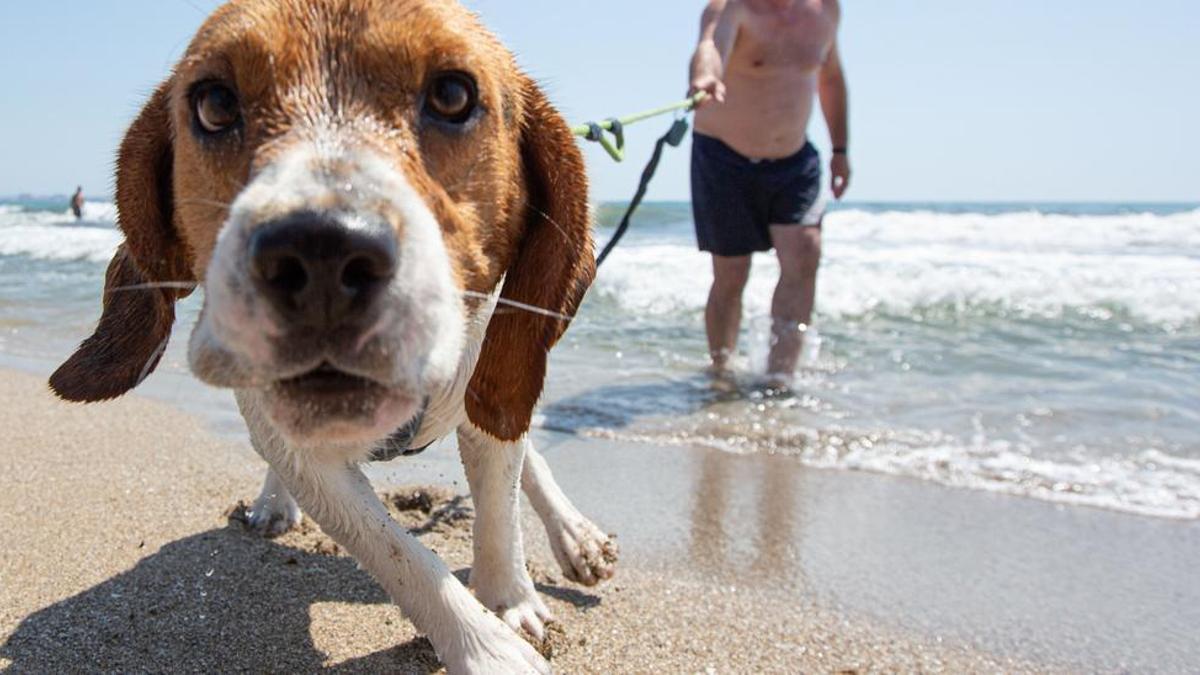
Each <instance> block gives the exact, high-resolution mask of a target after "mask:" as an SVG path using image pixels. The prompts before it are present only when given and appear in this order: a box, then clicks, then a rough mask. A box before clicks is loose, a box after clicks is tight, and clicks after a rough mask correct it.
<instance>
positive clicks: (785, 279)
mask: <svg viewBox="0 0 1200 675" xmlns="http://www.w3.org/2000/svg"><path fill="white" fill-rule="evenodd" d="M771 241H772V243H773V244H774V245H775V252H776V255H778V257H779V270H780V273H779V285H778V286H776V287H775V299H774V301H773V302H772V303H771V354H770V356H769V357H768V358H767V376H768V377H770V378H771V379H772V380H776V381H778V383H779V384H790V383H791V379H792V376H793V375H794V374H795V372H796V364H797V362H798V361H799V360H800V349H801V347H803V346H804V334H805V333H806V332H807V331H808V327H809V325H811V323H812V312H813V303H814V301H815V300H816V295H817V269H818V267H820V264H821V228H820V227H804V226H801V225H773V226H771Z"/></svg>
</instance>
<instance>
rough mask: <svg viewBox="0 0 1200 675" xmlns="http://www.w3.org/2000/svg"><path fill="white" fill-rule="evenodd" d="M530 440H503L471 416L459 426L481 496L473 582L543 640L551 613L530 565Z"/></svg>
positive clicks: (488, 601)
mask: <svg viewBox="0 0 1200 675" xmlns="http://www.w3.org/2000/svg"><path fill="white" fill-rule="evenodd" d="M528 445H529V441H528V440H527V439H524V438H523V439H521V440H520V441H517V442H515V443H506V442H503V441H500V440H497V439H495V438H492V437H491V436H489V435H488V434H486V433H484V432H483V431H481V430H479V429H478V428H476V427H475V426H473V425H472V424H471V423H469V422H465V423H463V424H462V426H460V427H459V428H458V448H459V453H460V454H461V455H462V461H463V467H464V469H465V470H466V474H467V483H469V484H470V486H471V499H472V500H474V502H475V537H474V542H475V562H474V564H472V565H471V588H473V589H475V596H476V597H477V598H479V601H480V602H482V603H483V604H484V605H485V606H487V607H488V608H490V609H491V610H493V611H494V612H496V614H499V615H500V618H502V619H504V621H505V622H507V623H508V625H509V626H512V628H513V630H515V631H518V632H519V631H520V630H521V628H524V629H525V630H527V631H529V633H530V634H531V635H533V636H534V637H535V638H537V639H539V640H540V639H542V638H543V637H544V635H545V622H547V621H549V620H550V618H551V616H550V610H549V609H547V608H546V605H545V603H543V602H542V599H541V598H540V597H538V594H537V591H536V590H535V589H534V587H533V581H532V580H531V579H530V578H529V572H528V571H527V570H526V569H525V549H524V546H523V543H522V539H521V523H520V511H519V507H520V498H521V493H520V482H521V467H522V465H523V464H524V459H525V451H526V448H527V447H528Z"/></svg>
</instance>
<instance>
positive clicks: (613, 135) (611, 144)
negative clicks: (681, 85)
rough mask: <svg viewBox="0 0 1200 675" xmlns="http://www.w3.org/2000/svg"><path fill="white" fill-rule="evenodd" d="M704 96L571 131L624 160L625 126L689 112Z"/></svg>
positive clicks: (703, 94)
mask: <svg viewBox="0 0 1200 675" xmlns="http://www.w3.org/2000/svg"><path fill="white" fill-rule="evenodd" d="M706 98H708V94H707V93H706V92H703V91H701V92H697V93H696V94H694V95H692V96H689V97H688V98H686V99H684V100H682V101H679V102H676V103H672V104H670V105H665V106H663V107H661V108H655V109H654V110H647V111H645V112H640V113H635V114H633V115H629V116H627V117H619V118H612V119H607V120H604V121H603V122H589V123H587V124H580V125H579V126H577V127H574V128H572V129H571V133H573V134H575V135H576V136H578V137H580V138H585V139H587V140H589V141H595V142H596V143H599V144H600V147H602V148H604V150H605V151H606V152H607V153H608V156H609V157H612V158H613V161H616V162H623V161H625V127H627V126H629V125H631V124H637V123H638V122H644V121H645V120H648V119H652V118H654V117H659V116H660V115H666V114H667V113H672V112H675V111H683V112H684V113H689V112H691V111H692V110H695V109H696V106H698V105H700V104H701V103H702V102H704V100H705V99H706Z"/></svg>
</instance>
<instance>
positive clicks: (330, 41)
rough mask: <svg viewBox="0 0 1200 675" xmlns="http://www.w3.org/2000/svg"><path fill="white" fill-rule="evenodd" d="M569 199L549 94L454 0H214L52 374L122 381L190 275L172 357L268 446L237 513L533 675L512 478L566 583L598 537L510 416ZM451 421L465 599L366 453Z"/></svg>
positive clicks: (546, 322) (607, 569)
mask: <svg viewBox="0 0 1200 675" xmlns="http://www.w3.org/2000/svg"><path fill="white" fill-rule="evenodd" d="M587 194H588V193H587V183H586V178H585V174H584V164H583V160H582V157H581V154H580V152H579V150H578V148H577V147H576V144H575V141H574V139H573V138H572V135H571V132H570V130H569V128H568V127H567V125H566V124H565V122H564V121H563V119H562V118H561V116H560V115H559V114H558V113H557V112H556V110H555V109H554V108H553V107H552V106H551V105H550V103H549V102H548V101H547V100H546V98H545V96H544V95H543V94H542V92H541V91H540V90H539V89H538V87H537V86H536V85H535V84H534V83H533V81H531V80H530V78H529V77H527V76H526V75H524V74H523V73H522V72H521V71H520V70H519V69H518V68H517V66H516V65H515V62H514V59H513V57H512V55H511V54H510V53H509V52H508V51H507V50H506V49H505V48H504V47H503V46H502V45H501V44H500V42H499V41H497V39H496V38H494V37H493V36H492V35H491V34H490V33H488V32H487V31H486V30H485V29H484V28H483V27H482V26H481V25H480V24H479V23H478V21H477V19H476V17H475V16H474V15H473V14H471V13H470V12H468V11H467V10H465V9H464V8H462V7H461V6H460V5H458V4H457V2H455V1H454V0H234V1H233V2H229V3H228V4H226V5H224V6H222V7H221V8H219V9H218V10H217V11H216V12H215V13H214V14H213V15H212V16H211V17H210V18H209V19H208V20H207V21H206V22H205V23H204V25H203V26H202V27H201V28H200V30H199V32H198V33H197V35H196V37H195V38H194V40H193V41H192V43H191V44H190V46H189V47H188V49H187V52H186V53H185V55H184V56H183V58H182V60H181V61H180V62H179V64H178V65H177V66H176V68H175V69H174V71H173V72H172V74H171V76H170V77H169V78H168V79H167V80H166V81H165V82H164V83H163V84H162V85H161V86H160V87H159V88H158V89H157V90H156V91H155V92H154V94H153V95H152V96H151V97H150V100H149V102H148V103H147V104H146V106H145V108H144V109H143V110H142V112H141V114H140V116H139V117H138V118H137V120H136V121H135V122H134V123H133V124H132V126H131V127H130V128H129V131H128V133H127V135H126V136H125V139H124V141H123V142H122V144H121V148H120V151H119V155H118V159H117V188H116V201H117V207H118V210H119V223H120V227H121V229H122V231H123V233H124V236H125V239H124V242H123V243H122V245H121V246H120V247H119V248H118V249H117V252H116V255H115V257H114V258H113V260H112V262H111V263H110V265H109V267H108V271H107V276H106V282H105V294H104V308H103V314H102V316H101V318H100V321H99V324H98V326H97V328H96V330H95V334H94V335H92V336H91V337H90V338H88V339H87V340H86V341H84V342H83V344H82V345H81V346H80V348H79V350H78V351H77V352H76V353H75V354H74V355H73V356H71V357H70V359H69V360H67V361H66V363H64V364H63V365H62V366H61V367H60V368H59V369H58V371H57V372H55V373H54V375H53V376H52V378H51V380H50V384H51V387H52V388H53V389H54V391H55V392H57V393H58V395H59V396H61V397H62V398H64V399H67V400H70V401H79V402H94V401H103V400H107V399H111V398H114V397H117V396H120V395H122V394H124V393H126V392H128V391H129V390H131V389H133V388H134V387H136V386H137V385H138V384H139V383H141V381H142V380H144V379H145V378H146V376H147V375H148V374H149V373H150V372H151V371H152V370H153V369H154V367H155V365H156V364H157V362H158V360H159V358H160V357H161V355H162V353H163V350H164V348H165V347H166V342H167V339H168V337H169V336H170V333H171V326H172V323H173V321H174V314H175V303H176V301H177V300H179V299H180V298H182V297H184V296H186V295H187V294H188V293H189V292H190V290H191V289H193V288H195V287H199V288H201V289H203V292H204V306H203V309H202V312H201V314H200V318H199V320H198V321H197V324H196V326H195V328H194V330H193V331H192V335H191V342H190V346H189V350H188V358H189V364H190V366H191V369H192V370H193V371H194V373H195V374H196V376H197V377H199V379H201V380H202V381H204V382H206V383H208V384H210V385H213V386H216V387H222V388H227V389H231V390H233V391H234V392H235V395H236V398H237V402H238V405H239V407H240V409H241V412H242V415H243V416H244V417H245V419H246V422H247V425H248V426H249V429H250V435H251V439H252V442H253V445H254V448H255V450H256V451H257V452H258V453H259V454H260V455H261V456H262V457H263V458H264V459H266V461H267V463H268V464H269V465H270V470H269V472H268V474H267V477H266V482H265V485H264V487H263V490H262V494H261V496H260V497H259V498H258V499H257V501H256V502H255V504H254V506H253V510H252V518H251V522H252V524H253V526H254V527H255V528H257V529H258V530H259V531H260V532H262V533H263V534H265V535H268V536H270V535H276V534H279V533H281V532H284V531H286V530H288V529H289V528H291V527H293V526H294V525H296V524H297V523H298V522H299V519H300V512H301V511H300V510H301V509H303V510H304V511H305V512H307V513H308V514H309V515H310V516H311V517H312V518H313V519H314V520H315V521H316V522H317V523H318V524H320V526H321V528H322V529H324V531H325V532H326V533H328V534H329V535H330V536H331V537H333V538H334V539H335V540H336V541H337V542H338V543H339V544H341V545H342V546H343V547H344V548H345V549H346V550H348V551H349V552H350V553H352V554H353V555H354V556H355V558H357V559H358V561H359V563H360V564H361V565H362V566H363V567H364V568H366V569H367V570H368V571H369V572H370V573H371V574H372V575H373V576H374V577H375V578H376V579H377V580H378V581H379V583H380V584H382V585H383V586H384V588H386V590H387V591H388V593H389V594H390V596H391V597H392V598H393V599H394V601H395V602H396V603H397V604H398V605H399V606H400V607H401V608H402V609H403V611H404V612H405V614H406V615H407V616H408V617H409V618H410V619H411V620H412V621H413V623H414V624H415V625H416V627H417V628H418V630H420V631H421V632H423V633H425V634H426V635H428V637H429V639H430V640H431V641H432V643H433V645H434V648H435V649H436V650H437V653H438V654H439V656H440V657H441V658H442V660H443V661H444V662H445V663H446V665H447V666H448V668H449V670H450V671H451V672H455V673H468V672H470V673H475V672H479V673H499V672H531V671H532V672H548V670H549V667H548V665H547V663H546V662H545V661H544V660H543V659H542V658H541V656H539V655H538V653H537V652H536V651H535V650H534V649H533V648H532V647H531V646H530V645H529V644H528V643H527V642H526V641H525V640H523V639H521V637H520V636H519V634H518V631H520V630H521V629H524V630H526V631H528V632H529V633H530V634H532V635H533V636H534V637H537V638H540V637H541V636H542V635H543V630H544V623H545V622H546V621H548V620H549V619H550V613H549V611H547V609H546V606H545V604H543V602H542V601H541V599H540V598H539V597H538V595H537V592H536V591H535V589H534V586H533V583H532V581H531V580H530V577H529V574H528V573H527V571H526V569H525V555H524V551H523V548H522V540H521V529H520V526H519V520H518V506H519V490H520V489H523V490H524V492H525V494H526V495H527V496H528V498H529V500H530V502H531V503H532V505H533V507H534V509H535V510H536V512H537V513H538V515H539V516H540V517H541V520H542V522H543V523H544V525H545V528H546V531H547V533H548V534H549V539H550V543H551V546H552V549H553V551H554V553H555V555H556V557H557V559H558V562H559V564H560V565H561V567H562V569H563V572H564V574H565V575H566V576H567V577H568V578H570V579H572V580H575V581H578V582H580V583H583V584H588V585H591V584H595V583H597V582H599V581H600V580H603V579H607V578H609V577H610V576H611V575H612V573H613V564H614V562H615V559H616V550H615V545H614V542H612V541H611V540H610V539H609V537H608V536H607V535H605V534H604V533H603V532H602V531H601V530H600V529H599V528H597V527H596V526H595V525H594V524H593V523H592V522H591V521H589V520H588V519H587V518H585V517H583V516H582V515H581V514H580V513H579V511H578V510H576V508H575V507H574V506H572V504H571V502H570V501H568V499H567V498H566V496H565V495H564V494H563V493H562V491H561V490H560V489H559V487H558V486H557V485H556V484H555V482H554V478H553V477H552V476H551V474H550V470H549V468H548V466H547V464H546V462H545V461H544V460H543V459H542V457H540V456H539V455H538V454H537V453H536V452H535V451H534V449H533V448H532V447H531V445H530V442H529V438H528V431H529V427H530V418H531V416H532V415H533V411H534V406H535V404H536V403H537V401H538V398H539V396H540V395H541V392H542V386H543V381H544V378H545V374H546V358H547V353H548V351H549V350H550V349H551V347H553V346H554V344H555V343H556V342H557V341H558V339H559V338H560V337H561V336H562V334H563V331H564V330H566V328H567V324H568V323H569V320H570V317H571V316H572V315H573V314H574V313H575V311H576V308H577V307H578V306H579V303H580V301H581V300H582V298H583V295H584V293H585V292H586V290H587V289H588V286H589V284H590V282H591V281H592V277H593V275H594V273H595V263H594V257H593V245H592V239H591V232H590V227H589V209H588V199H587ZM451 432H455V433H457V436H458V445H459V449H460V452H461V455H462V460H463V464H464V466H465V469H466V476H467V480H468V483H469V485H470V489H471V493H472V496H473V498H474V502H475V507H476V512H477V518H476V521H475V526H474V528H475V529H474V556H475V557H474V564H473V566H472V569H471V575H470V585H471V587H472V589H473V590H474V594H473V595H472V593H471V592H469V591H468V590H467V589H466V588H465V587H464V586H463V585H462V584H460V583H459V582H458V581H457V579H456V578H455V577H454V575H452V574H451V573H450V570H449V569H447V567H446V565H445V564H444V563H443V562H442V561H441V560H440V559H439V558H437V557H436V556H435V555H434V554H433V553H431V552H430V551H429V550H427V549H425V548H424V547H423V546H422V545H421V544H420V543H419V542H418V541H417V540H416V539H414V538H413V537H412V536H411V535H409V534H408V533H407V532H406V531H404V530H403V529H402V528H401V527H400V526H399V525H397V524H396V523H395V522H394V521H393V520H391V519H390V518H389V517H388V514H387V511H386V510H385V508H384V506H383V504H382V503H381V502H380V501H379V499H378V498H377V497H376V495H375V493H374V492H373V490H372V488H371V486H370V485H369V483H368V482H367V480H366V479H365V478H364V476H363V474H362V472H361V471H360V468H359V467H360V465H361V463H363V462H365V461H368V460H369V459H371V458H373V457H374V458H377V457H379V456H381V455H382V456H384V457H390V456H393V455H395V454H397V453H398V452H401V451H406V450H410V449H413V448H420V447H424V446H427V445H428V444H430V443H432V442H434V441H435V440H437V439H439V438H442V437H444V436H446V435H448V434H450V433H451ZM485 607H486V608H488V609H490V610H492V611H491V612H488V611H485V610H484V608H485ZM493 612H494V613H493ZM506 624H507V625H506Z"/></svg>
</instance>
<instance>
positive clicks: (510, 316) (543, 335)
mask: <svg viewBox="0 0 1200 675" xmlns="http://www.w3.org/2000/svg"><path fill="white" fill-rule="evenodd" d="M524 90H525V107H524V109H525V113H524V118H523V120H522V127H521V129H522V130H521V154H522V161H523V164H524V167H523V168H524V174H525V182H526V185H527V192H528V195H529V204H528V206H527V207H526V208H525V229H524V233H523V235H522V237H521V239H520V244H519V248H518V250H517V252H516V254H515V256H514V258H513V261H512V263H511V264H510V265H509V267H508V271H507V273H506V275H505V279H504V288H503V289H502V290H501V295H500V297H501V304H500V305H498V306H497V308H496V313H495V315H494V316H493V317H492V320H491V322H490V323H489V324H488V329H487V335H486V337H485V338H484V342H483V347H482V349H481V352H480V356H479V364H478V365H477V366H476V367H475V373H474V375H473V376H472V379H471V389H470V393H469V394H468V395H467V397H466V408H467V415H468V417H469V418H470V419H471V422H472V423H474V424H475V425H476V426H478V427H479V428H480V429H482V430H484V431H486V432H487V433H488V434H490V435H492V436H494V437H496V438H498V439H500V440H504V441H515V440H517V439H519V438H521V436H523V435H524V434H525V433H526V432H527V431H528V430H529V423H530V419H531V418H532V417H533V409H534V407H535V406H536V405H537V401H538V399H539V398H540V397H541V395H542V385H543V383H544V381H545V377H546V358H547V357H548V356H549V352H550V348H551V347H553V346H554V344H555V343H556V342H558V339H559V338H560V337H562V334H563V331H565V330H566V329H567V325H568V324H569V323H570V317H572V316H574V315H575V311H576V310H577V309H578V308H579V303H580V302H582V301H583V296H584V294H585V293H586V292H587V289H588V287H589V286H590V285H591V283H592V279H593V278H594V277H595V275H596V259H595V252H594V250H593V246H592V236H591V222H590V220H591V218H590V215H589V207H588V186H587V175H586V172H585V167H584V163H583V155H582V154H581V153H580V151H579V147H578V146H577V145H576V143H575V138H574V136H572V134H571V129H570V128H569V127H568V126H567V124H566V122H565V121H564V120H563V118H562V116H561V115H559V113H558V111H557V110H555V109H554V107H553V106H552V105H551V104H550V102H549V101H547V100H546V97H545V95H544V94H542V92H541V90H539V89H538V88H537V86H536V85H535V84H533V82H532V81H529V80H526V81H525V87H524ZM522 307H526V308H528V309H522Z"/></svg>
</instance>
